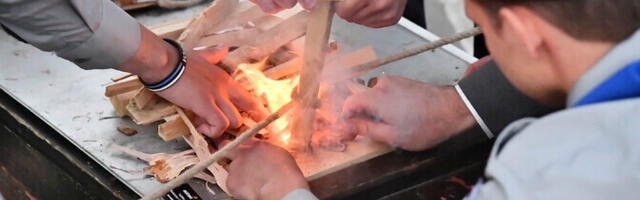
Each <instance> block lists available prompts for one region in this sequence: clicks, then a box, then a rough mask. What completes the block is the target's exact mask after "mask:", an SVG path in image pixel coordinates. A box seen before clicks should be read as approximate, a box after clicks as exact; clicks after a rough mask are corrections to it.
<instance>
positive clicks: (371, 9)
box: [335, 0, 407, 28]
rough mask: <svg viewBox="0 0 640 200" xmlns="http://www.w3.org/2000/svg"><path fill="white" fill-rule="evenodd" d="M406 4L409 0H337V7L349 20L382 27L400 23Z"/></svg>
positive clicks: (340, 13)
mask: <svg viewBox="0 0 640 200" xmlns="http://www.w3.org/2000/svg"><path fill="white" fill-rule="evenodd" d="M406 5H407V0H345V1H340V2H336V4H335V7H336V8H335V9H336V14H338V15H339V16H340V17H342V18H343V19H345V20H347V21H349V22H353V23H356V24H360V25H364V26H368V27H372V28H381V27H386V26H391V25H394V24H396V23H398V21H399V20H400V18H402V13H403V12H404V8H405V6H406Z"/></svg>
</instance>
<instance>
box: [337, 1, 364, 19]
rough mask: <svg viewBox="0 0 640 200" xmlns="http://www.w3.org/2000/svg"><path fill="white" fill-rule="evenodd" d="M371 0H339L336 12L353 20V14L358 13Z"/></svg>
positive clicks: (344, 17)
mask: <svg viewBox="0 0 640 200" xmlns="http://www.w3.org/2000/svg"><path fill="white" fill-rule="evenodd" d="M368 4H369V1H356V0H347V1H341V2H337V3H336V4H335V8H336V14H338V16H340V17H342V19H345V20H347V21H349V22H354V21H353V16H354V15H356V14H358V11H359V10H361V9H363V8H365V7H367V5H368Z"/></svg>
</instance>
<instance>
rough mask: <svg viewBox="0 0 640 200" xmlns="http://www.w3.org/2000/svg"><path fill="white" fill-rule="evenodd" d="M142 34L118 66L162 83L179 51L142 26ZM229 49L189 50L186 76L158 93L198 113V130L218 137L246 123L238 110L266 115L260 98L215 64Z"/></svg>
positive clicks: (145, 78) (252, 114) (254, 114)
mask: <svg viewBox="0 0 640 200" xmlns="http://www.w3.org/2000/svg"><path fill="white" fill-rule="evenodd" d="M140 33H141V36H140V47H139V48H138V50H137V51H136V53H135V55H134V56H133V57H131V58H129V60H127V61H126V62H125V63H123V64H122V65H120V66H118V67H117V69H118V70H120V71H125V72H130V73H133V74H136V75H138V77H140V78H141V79H142V80H144V81H146V82H148V83H157V82H160V81H162V80H163V79H165V78H166V77H167V76H168V75H169V74H170V73H171V72H172V71H173V70H174V69H175V67H176V65H177V64H178V59H179V56H178V50H176V48H175V47H173V46H172V45H171V44H169V43H167V42H165V41H163V40H162V39H160V38H158V36H156V35H155V34H154V33H152V32H151V31H149V29H147V28H145V27H144V26H142V25H140ZM227 52H228V48H226V47H224V48H212V49H205V50H199V51H192V50H186V52H185V53H186V56H187V65H186V67H185V71H184V73H183V74H182V77H180V79H179V80H178V81H177V82H176V83H175V84H174V85H173V86H171V87H169V88H168V89H166V90H164V91H161V92H158V93H157V94H158V95H160V96H161V97H163V98H165V99H166V100H169V101H170V102H172V103H174V104H177V105H179V106H181V107H183V108H186V109H189V110H191V111H193V112H194V113H195V114H196V115H198V118H196V123H197V125H198V131H200V132H202V133H204V134H205V135H207V136H209V137H210V138H216V137H218V136H219V135H221V134H222V133H223V132H224V131H225V130H226V129H227V128H229V127H238V126H240V125H242V123H243V122H242V118H241V116H240V113H239V112H238V110H242V111H246V112H247V113H249V115H251V116H252V117H253V118H254V119H256V120H258V121H260V120H262V119H264V118H265V117H266V113H263V112H260V105H259V104H257V103H256V102H257V101H255V99H254V98H253V97H252V96H251V95H250V94H249V93H248V92H247V91H246V90H245V89H244V88H242V87H241V86H240V85H238V84H237V83H236V82H235V81H233V80H232V79H231V77H230V76H229V75H228V74H227V73H226V72H225V71H224V70H222V69H221V68H220V67H218V66H216V65H215V63H218V62H220V60H222V58H224V56H225V55H226V54H227Z"/></svg>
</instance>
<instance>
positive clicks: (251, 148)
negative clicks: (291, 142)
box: [222, 140, 309, 200]
mask: <svg viewBox="0 0 640 200" xmlns="http://www.w3.org/2000/svg"><path fill="white" fill-rule="evenodd" d="M227 142H228V141H225V142H222V146H224V145H225V144H226V143H227ZM227 157H228V158H229V159H231V164H229V165H228V166H227V170H228V172H229V176H228V177H227V183H226V184H227V188H228V189H229V193H231V195H233V197H236V198H239V199H273V200H278V199H281V198H282V197H284V196H285V195H286V194H288V193H289V192H291V191H293V190H295V189H309V185H308V184H307V181H306V180H305V178H304V176H303V175H302V172H301V171H300V169H299V168H298V166H297V165H296V162H295V161H294V160H293V157H291V155H290V154H289V152H287V151H286V150H284V149H282V148H280V147H277V146H274V145H272V144H270V143H268V142H263V141H255V140H251V141H248V142H245V143H244V144H242V145H240V146H238V147H237V148H236V149H234V150H233V151H231V152H230V153H229V154H228V155H227Z"/></svg>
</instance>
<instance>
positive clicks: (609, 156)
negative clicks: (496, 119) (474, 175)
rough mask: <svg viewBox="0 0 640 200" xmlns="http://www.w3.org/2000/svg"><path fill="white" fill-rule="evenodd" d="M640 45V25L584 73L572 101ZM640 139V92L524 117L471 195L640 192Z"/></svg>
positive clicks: (615, 195)
mask: <svg viewBox="0 0 640 200" xmlns="http://www.w3.org/2000/svg"><path fill="white" fill-rule="evenodd" d="M639 47H640V30H639V31H637V32H636V33H635V34H634V35H633V36H632V37H631V38H629V39H627V40H626V41H624V42H622V43H620V44H618V45H616V46H615V47H614V48H613V49H612V50H611V51H610V52H609V53H607V54H606V55H605V56H604V57H603V58H602V59H601V60H600V61H598V63H596V65H594V66H593V67H592V68H590V69H589V70H588V71H587V72H586V73H585V74H583V75H582V76H581V77H580V78H579V79H578V81H577V82H576V83H575V84H574V86H573V88H572V90H571V92H570V94H569V97H568V99H567V105H574V104H575V103H576V102H578V101H579V100H580V99H581V98H582V97H584V96H585V95H587V94H588V93H589V92H590V91H591V90H592V89H594V88H595V87H596V86H598V85H599V84H600V83H602V82H604V81H605V80H607V79H608V78H609V77H610V76H611V75H613V74H614V73H616V72H617V71H618V70H620V69H622V68H623V67H625V66H626V65H628V64H631V63H632V62H634V61H637V60H640V51H638V49H639ZM639 144H640V98H630V99H624V100H617V101H608V102H602V103H596V104H591V105H586V106H581V107H577V108H570V109H566V110H563V111H560V112H557V113H554V114H550V115H548V116H545V117H543V118H541V119H538V120H536V119H532V118H527V119H522V120H519V121H517V122H514V123H512V124H511V125H509V126H508V127H507V128H505V130H504V131H503V132H502V134H501V135H500V136H499V137H498V139H497V141H496V143H495V145H494V147H493V150H492V152H491V155H490V158H489V162H488V164H487V168H486V171H485V176H486V180H485V182H484V183H480V184H478V186H476V187H475V188H474V190H473V191H472V193H471V194H470V196H469V199H492V200H496V199H638V198H640V190H639V189H638V187H637V186H638V185H640V145H639Z"/></svg>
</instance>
